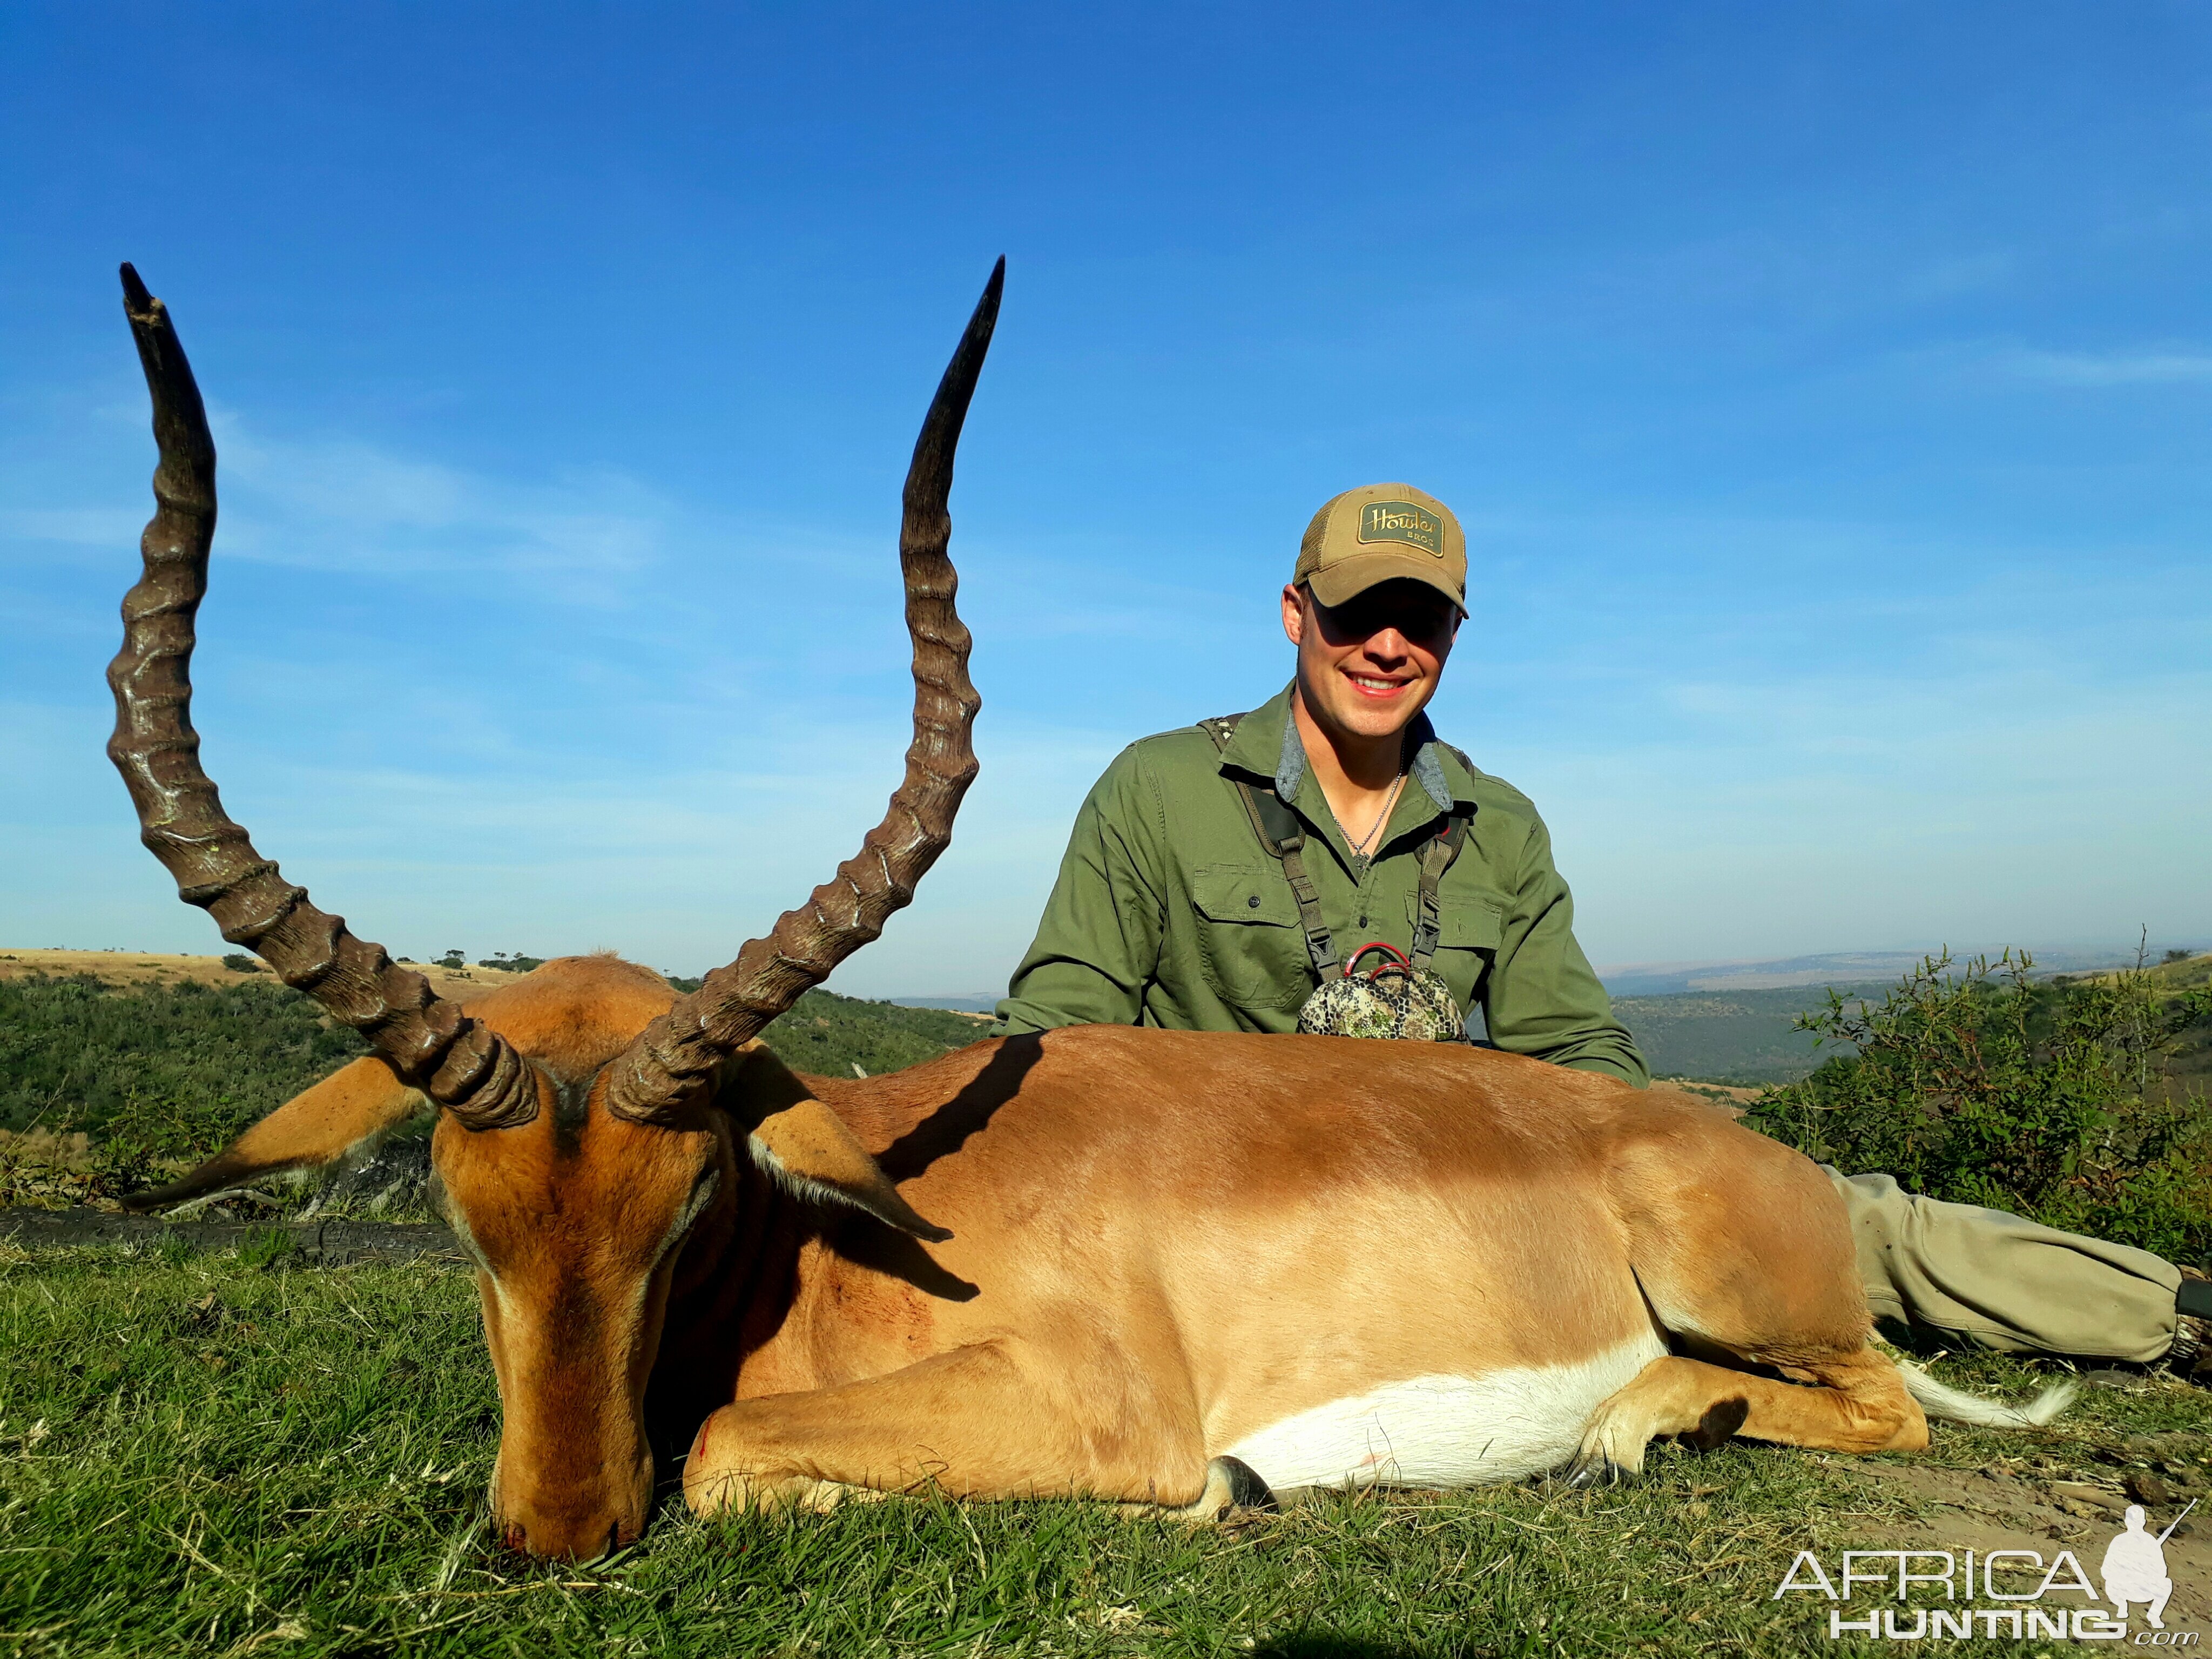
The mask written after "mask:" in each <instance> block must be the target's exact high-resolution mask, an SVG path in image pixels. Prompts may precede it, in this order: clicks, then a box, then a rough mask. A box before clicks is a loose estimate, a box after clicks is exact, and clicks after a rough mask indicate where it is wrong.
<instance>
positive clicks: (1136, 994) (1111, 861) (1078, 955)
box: [992, 747, 1165, 1036]
mask: <svg viewBox="0 0 2212 1659" xmlns="http://www.w3.org/2000/svg"><path fill="white" fill-rule="evenodd" d="M1164 817H1165V811H1164V807H1163V806H1162V805H1161V801H1160V797H1159V793H1158V788H1157V787H1155V785H1154V784H1153V782H1152V779H1151V778H1150V777H1149V776H1148V775H1147V773H1146V768H1145V766H1144V763H1143V762H1142V760H1141V758H1140V757H1139V754H1138V752H1137V750H1136V749H1135V748H1133V747H1132V748H1129V749H1126V750H1122V752H1121V755H1120V756H1119V757H1117V758H1116V759H1115V762H1114V763H1113V764H1112V765H1111V766H1109V767H1108V768H1107V769H1106V774H1105V775H1104V776H1103V777H1102V778H1100V779H1099V780H1098V781H1097V783H1096V784H1095V785H1093V786H1092V787H1091V793H1090V795H1089V797H1088V798H1087V799H1085V801H1084V803H1083V810H1082V811H1079V812H1078V813H1077V814H1076V817H1075V829H1074V831H1073V833H1072V834H1071V835H1070V836H1068V839H1067V853H1066V856H1065V857H1064V858H1062V859H1061V860H1060V878H1059V879H1058V880H1057V881H1055V882H1054V884H1053V889H1052V896H1051V897H1050V898H1049V899H1048V900H1047V901H1046V902H1045V907H1044V919H1043V920H1042V921H1040V922H1038V924H1037V931H1036V939H1035V940H1033V941H1032V942H1031V944H1030V948H1029V954H1028V955H1026V956H1024V957H1023V958H1022V962H1021V965H1020V966H1019V967H1018V968H1017V969H1014V977H1013V981H1012V983H1011V984H1010V985H1009V986H1008V987H1007V994H1006V1000H1004V1001H1002V1002H1000V1004H999V1009H998V1012H999V1024H998V1025H997V1027H996V1028H995V1030H994V1031H993V1033H992V1034H993V1035H994V1036H1016V1035H1018V1034H1019V1033H1021V1032H1024V1031H1045V1030H1051V1029H1052V1028H1053V1027H1054V1026H1056V1025H1134V1024H1139V1022H1140V1021H1141V1020H1142V1018H1143V1017H1144V1006H1145V987H1146V985H1147V984H1149V983H1150V982H1151V981H1152V979H1153V978H1154V977H1155V976H1156V975H1157V974H1158V969H1159V961H1160V935H1161V931H1162V927H1163V916H1164V906H1163V902H1162V896H1163V894H1164V890H1165V884H1164V865H1163V861H1162V860H1161V857H1160V848H1161V846H1162V843H1163V842H1164V827H1165V826H1164Z"/></svg>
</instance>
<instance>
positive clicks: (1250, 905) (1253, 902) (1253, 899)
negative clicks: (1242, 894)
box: [1244, 893, 1260, 910]
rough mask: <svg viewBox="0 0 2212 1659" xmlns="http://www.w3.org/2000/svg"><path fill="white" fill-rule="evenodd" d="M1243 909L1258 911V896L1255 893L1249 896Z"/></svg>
mask: <svg viewBox="0 0 2212 1659" xmlns="http://www.w3.org/2000/svg"><path fill="white" fill-rule="evenodd" d="M1244 908H1246V909H1248V910H1256V909H1258V908H1260V896H1259V895H1258V894H1257V893H1254V894H1253V895H1251V896H1249V898H1247V899H1246V900H1245V901H1244Z"/></svg>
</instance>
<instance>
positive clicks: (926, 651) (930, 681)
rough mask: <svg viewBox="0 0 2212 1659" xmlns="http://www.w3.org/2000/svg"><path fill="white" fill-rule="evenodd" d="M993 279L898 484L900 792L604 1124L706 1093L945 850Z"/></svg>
mask: <svg viewBox="0 0 2212 1659" xmlns="http://www.w3.org/2000/svg"><path fill="white" fill-rule="evenodd" d="M1005 283H1006V260H1004V259H1003V258H1002V259H1000V261H999V263H998V264H997V265H996V267H994V269H993V270H992V272H991V280H990V281H989V282H988V283H985V284H984V285H983V297H982V298H981V299H980V300H978V301H976V302H975V314H974V315H973V316H971V317H970V318H969V319H968V331H967V332H966V333H965V334H963V335H962V336H961V338H960V345H959V349H957V350H956V351H954V353H953V354H952V361H951V363H950V364H948V365H947V366H946V368H945V378H944V379H943V380H940V381H939V383H938V386H937V396H936V397H935V398H933V399H932V400H931V402H930V405H929V413H928V414H927V416H925V417H924V418H923V420H922V423H921V437H920V438H919V439H917V440H916V441H915V446H914V463H913V465H911V466H910V467H909V468H908V471H907V475H906V495H905V510H904V515H903V518H902V521H901V525H900V530H899V567H900V568H901V570H902V571H903V572H904V574H905V577H906V626H907V632H908V635H911V636H912V638H913V641H914V742H913V743H912V744H910V745H909V746H908V749H907V751H906V778H905V781H903V782H902V783H901V784H900V785H899V787H898V789H897V791H896V793H894V794H893V795H892V796H891V799H890V809H889V810H888V811H886V812H885V813H884V821H883V822H882V823H879V824H878V825H877V826H876V827H875V828H874V829H872V830H870V831H869V832H868V836H867V839H866V841H864V842H862V843H861V846H860V852H859V853H858V854H855V855H854V857H852V858H850V859H848V860H846V861H845V862H844V863H843V864H841V865H840V866H837V874H836V878H834V879H832V880H830V881H828V882H825V883H823V884H822V885H821V886H819V887H817V888H816V889H815V890H814V893H813V896H811V898H809V899H808V900H807V902H805V904H804V905H802V906H800V907H799V908H798V909H796V910H787V911H785V912H784V913H783V915H781V916H780V917H779V918H777V920H776V924H775V929H774V930H773V931H772V932H771V933H769V936H768V938H766V939H748V940H747V941H746V942H745V944H744V946H743V947H742V948H740V949H739V951H738V956H737V960H736V961H734V962H732V963H729V964H728V965H727V966H726V967H721V968H718V969H715V970H714V972H713V973H711V974H709V975H707V978H706V981H705V982H704V983H703V984H702V985H701V986H700V987H699V988H698V989H697V990H696V991H694V992H693V993H691V994H690V995H689V996H687V997H684V998H683V999H682V1000H679V1001H678V1003H677V1004H676V1005H675V1006H673V1007H671V1009H669V1011H668V1012H666V1013H665V1014H663V1015H661V1016H660V1017H659V1018H657V1019H655V1020H654V1021H653V1024H650V1025H648V1026H647V1027H646V1028H645V1030H643V1031H642V1032H641V1033H640V1034H639V1036H638V1037H637V1039H636V1041H635V1042H633V1043H631V1045H630V1047H629V1051H628V1052H627V1053H625V1054H623V1056H622V1057H621V1058H620V1059H618V1060H617V1061H616V1062H615V1064H614V1066H612V1067H611V1072H610V1075H609V1077H608V1080H607V1094H606V1104H607V1109H608V1110H609V1111H611V1112H612V1113H614V1114H615V1115H617V1116H618V1117H625V1118H629V1119H632V1120H635V1121H650V1120H652V1119H653V1118H655V1117H658V1116H659V1115H663V1114H664V1113H666V1112H669V1111H671V1109H674V1108H676V1107H677V1106H678V1105H679V1104H680V1103H684V1102H685V1101H686V1100H688V1099H690V1098H692V1097H695V1096H696V1095H697V1094H699V1093H701V1092H702V1091H704V1090H706V1089H707V1088H708V1086H710V1085H711V1080H712V1079H713V1076H714V1071H715V1068H716V1067H717V1066H720V1064H721V1063H722V1061H723V1060H725V1059H726V1057H727V1056H728V1055H729V1054H731V1053H732V1051H734V1050H735V1049H736V1048H738V1045H740V1044H741V1043H744V1042H746V1041H748V1040H749V1039H750V1038H751V1037H753V1036H757V1034H758V1033H759V1031H760V1030H761V1028H762V1027H763V1026H764V1025H766V1024H768V1023H769V1021H770V1020H772V1019H774V1018H775V1017H776V1016H777V1015H778V1014H780V1013H782V1012H784V1011H785V1010H786V1009H787V1008H789V1007H790V1006H792V1004H793V1003H794V1002H796V1001H798V1000H799V997H800V995H801V994H803V993H804V992H805V991H806V990H807V989H808V988H809V987H812V986H816V985H819V984H820V983H821V982H822V981H823V980H824V979H826V978H828V977H829V970H830V969H833V968H835V967H836V965H837V964H838V963H841V962H842V961H843V960H844V959H845V958H846V957H848V956H850V955H852V954H853V952H854V951H857V950H859V949H860V947H861V946H862V945H866V943H868V941H869V940H871V939H874V938H876V937H877V936H878V934H880V933H882V932H883V931H884V922H885V921H887V920H888V919H889V918H890V914H891V912H892V911H894V910H897V909H902V908H904V907H905V906H906V905H907V904H908V903H909V902H912V900H913V898H914V890H915V883H917V882H919V881H920V880H921V878H922V875H923V873H924V872H926V871H927V870H928V868H929V866H931V865H933V864H934V863H935V862H936V861H937V858H938V854H940V853H942V852H944V850H945V847H946V845H947V844H948V843H949V842H951V839H952V818H953V814H954V813H955V812H957V811H958V810H959V807H960V798H961V797H962V796H963V795H964V794H966V793H967V792H968V786H969V784H970V783H971V782H973V781H975V743H974V739H973V732H972V728H973V727H974V726H975V711H976V710H977V709H978V708H981V706H982V699H981V698H980V697H978V696H976V695H975V686H974V685H973V684H971V683H970V682H969V678H968V651H969V635H968V629H967V628H966V627H965V626H964V625H963V623H961V621H960V617H959V614H958V613H957V611H955V610H954V608H953V595H954V593H955V592H956V590H957V588H958V586H959V579H958V577H957V575H955V574H954V572H953V568H952V561H951V559H950V558H949V557H947V556H946V553H945V549H946V548H947V547H948V546H949V545H950V544H951V539H952V520H951V514H950V513H948V512H947V510H946V503H947V501H948V499H949V497H950V496H951V490H952V459H953V453H954V451H955V450H956V449H957V448H958V447H959V443H960V428H961V424H962V422H963V421H965V420H966V418H967V415H968V400H969V398H971V397H972V396H973V395H974V394H975V379H976V376H977V375H978V374H981V372H982V368H983V356H984V354H985V353H986V352H987V351H988V350H989V349H990V346H991V331H992V329H993V327H994V325H996V324H997V322H998V319H999V295H1000V290H1001V289H1002V288H1003V287H1004V286H1005Z"/></svg>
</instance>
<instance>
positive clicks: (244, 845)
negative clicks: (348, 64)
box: [107, 264, 957, 1129]
mask: <svg viewBox="0 0 2212 1659" xmlns="http://www.w3.org/2000/svg"><path fill="white" fill-rule="evenodd" d="M123 309H124V311H125V314H127V315H128V316H129V317H130V319H131V333H132V334H133V335H134V336H135V337H137V342H138V360H139V362H141V363H142V364H143V366H144V368H145V370H146V389H147V391H148V392H150V393H151V394H152V396H153V400H154V441H155V445H156V447H158V448H159V450H160V452H161V461H160V464H159V465H157V466H156V467H155V471H154V499H155V502H156V503H157V507H156V510H155V513H154V517H153V519H152V520H151V521H150V522H149V523H148V525H147V526H146V533H145V535H144V536H143V538H141V539H140V542H139V551H140V554H141V556H142V557H143V560H144V562H145V567H144V572H143V574H142V575H141V576H140V577H139V580H138V582H137V586H134V587H133V588H131V592H129V593H128V594H126V595H125V597H124V600H123V649H122V650H121V651H120V652H118V653H117V654H116V658H115V660H114V661H113V662H112V663H110V664H109V665H108V666H107V684H108V686H109V688H110V689H111V690H112V691H113V692H114V693H115V735H114V736H113V737H112V738H109V739H108V744H107V757H108V759H110V760H112V761H113V762H114V763H115V768H116V770H118V772H120V773H122V774H123V781H124V784H125V787H127V788H128V789H129V790H130V791H131V805H134V806H135V807H137V811H138V828H139V839H140V840H142V841H143V842H145V843H146V845H147V847H148V848H149V849H151V851H152V852H153V854H154V856H155V858H157V859H159V860H161V862H162V864H163V865H164V866H167V869H168V872H169V873H170V874H171V875H172V876H173V877H174V878H176V883H177V896H178V897H179V898H181V899H183V900H184V901H185V903H187V904H197V905H198V906H199V907H200V908H203V909H204V910H206V911H207V912H209V913H210V915H213V916H214V917H215V919H216V923H217V924H218V925H219V926H220V927H222V936H223V938H225V939H228V940H229V941H230V942H231V943H232V944H233V945H245V946H246V948H247V949H249V950H251V951H253V952H254V953H255V954H256V955H258V956H259V957H261V959H262V960H263V961H264V962H266V963H268V964H269V965H270V967H271V968H273V969H276V973H277V975H278V976H279V977H280V978H282V979H283V981H284V983H285V984H287V985H289V986H290V987H292V988H293V989H295V990H296V991H304V992H306V993H307V994H308V995H309V996H311V997H313V998H314V1000H316V1001H318V1002H319V1003H321V1004H322V1005H323V1006H324V1007H325V1009H327V1010H328V1011H329V1012H330V1014H331V1018H333V1019H336V1020H338V1021H340V1022H341V1023H342V1024H347V1025H350V1026H351V1027H353V1029H354V1030H356V1031H359V1032H360V1033H361V1034H362V1036H365V1037H367V1038H368V1042H369V1044H370V1046H371V1048H374V1051H375V1052H376V1054H378V1055H379V1056H380V1058H381V1059H382V1060H384V1061H385V1063H386V1065H388V1066H391V1067H392V1071H393V1072H394V1073H397V1074H398V1077H399V1079H400V1080H401V1081H402V1082H404V1083H405V1084H407V1085H409V1086H410V1088H416V1089H420V1090H421V1091H422V1092H423V1093H424V1094H426V1095H428V1096H429V1097H430V1098H431V1099H432V1100H434V1101H435V1102H436V1103H438V1104H439V1105H440V1106H441V1107H443V1108H444V1109H446V1110H447V1111H450V1112H451V1113H453V1115H454V1116H455V1117H456V1118H458V1119H459V1121H461V1122H462V1123H463V1124H464V1125H465V1126H466V1127H469V1128H471V1129H499V1128H506V1127H509V1126H511V1125H513V1124H518V1123H526V1122H528V1121H530V1120H531V1119H532V1117H534V1116H536V1115H537V1113H538V1084H537V1079H536V1078H535V1077H534V1076H533V1075H532V1073H531V1071H530V1068H529V1067H528V1066H526V1065H525V1064H524V1062H523V1060H522V1059H521V1057H520V1055H519V1054H516V1053H515V1051H514V1050H513V1048H511V1047H510V1046H508V1044H507V1042H506V1041H505V1040H504V1039H503V1038H501V1036H498V1035H497V1034H496V1033H495V1032H494V1031H492V1030H490V1029H489V1027H487V1026H485V1025H483V1024H481V1023H480V1022H478V1021H477V1020H473V1019H471V1018H469V1017H468V1016H467V1015H466V1014H465V1013H463V1012H461V1011H460V1009H459V1007H458V1006H455V1005H454V1004H453V1003H450V1002H446V1001H442V1000H440V999H439V998H438V997H437V996H436V995H435V994H433V993H432V991H431V989H430V986H429V982H428V981H426V980H425V979H423V977H422V975H420V974H414V973H410V972H409V971H408V970H407V969H404V968H401V967H398V966H397V965H395V964H394V963H393V962H392V959H391V957H387V956H386V954H385V953H384V947H383V946H382V945H371V944H369V943H368V942H367V941H366V940H363V939H356V938H355V937H354V936H353V934H351V933H348V932H347V931H346V925H345V920H344V918H343V917H341V916H333V915H327V914H325V912H323V911H321V910H319V909H317V908H315V907H314V906H313V904H311V903H309V902H307V890H306V889H305V888H301V887H295V886H294V885H292V884H291V883H289V882H288V881H286V880H285V879H284V878H283V876H282V875H280V874H279V873H278V872H277V869H276V866H275V865H274V864H272V863H270V861H269V860H267V859H264V858H263V857H262V856H261V855H260V854H258V853H257V852H255V851H254V850H253V843H252V841H250V840H249V839H248V838H247V836H246V831H245V830H244V829H241V828H240V826H239V825H237V824H235V823H232V822H231V820H230V819H229V818H228V817H226V816H225V815H224V812H223V810H222V799H221V798H220V797H219V796H218V795H217V794H216V787H215V784H214V783H213V781H210V778H209V777H208V775H207V774H206V773H205V772H204V771H203V770H202V769H200V758H199V750H200V740H199V735H198V734H197V732H194V731H193V730H192V683H191V663H192V647H193V644H194V643H195V637H194V635H193V630H192V620H193V617H194V616H195V614H196V613H197V611H198V610H199V605H200V600H201V599H203V598H204V597H205V596H206V593H207V572H208V550H209V548H210V546H211V545H212V544H214V541H215V440H214V439H213V438H212V437H211V436H210V435H209V433H208V422H207V410H205V409H204V407H203V406H202V404H201V403H200V392H199V387H198V386H197V385H196V384H194V382H193V380H192V370H191V364H190V363H188V362H185V352H184V348H183V347H182V346H180V345H179V344H178V343H177V331H176V328H175V326H174V325H173V324H172V323H171V322H170V321H169V313H168V311H167V307H164V306H163V305H162V304H161V301H159V300H157V299H155V297H154V296H153V295H150V294H149V293H148V292H147V291H146V285H145V284H144V283H142V282H140V281H139V280H138V273H137V271H136V270H132V269H131V267H130V266H129V265H127V264H126V265H125V266H124V267H123ZM956 425H957V422H956ZM940 544H941V538H940Z"/></svg>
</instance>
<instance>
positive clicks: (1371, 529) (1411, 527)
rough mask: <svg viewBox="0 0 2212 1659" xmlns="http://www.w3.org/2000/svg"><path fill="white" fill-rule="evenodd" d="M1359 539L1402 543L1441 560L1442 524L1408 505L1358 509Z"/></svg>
mask: <svg viewBox="0 0 2212 1659" xmlns="http://www.w3.org/2000/svg"><path fill="white" fill-rule="evenodd" d="M1359 539H1360V540H1361V541H1363V542H1402V543H1404V544H1406V545H1407V547H1418V548H1419V549H1420V550H1421V551H1423V552H1424V553H1433V554H1435V555H1436V556H1437V557H1438V558H1440V559H1441V558H1442V557H1443V556H1444V521H1443V520H1442V519H1439V518H1438V517H1437V515H1436V514H1435V513H1431V512H1428V511H1427V510H1426V509H1425V508H1422V507H1416V506H1415V505H1414V504H1413V502H1411V501H1370V502H1368V503H1367V504H1366V505H1365V506H1364V507H1361V508H1360V509H1359Z"/></svg>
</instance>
